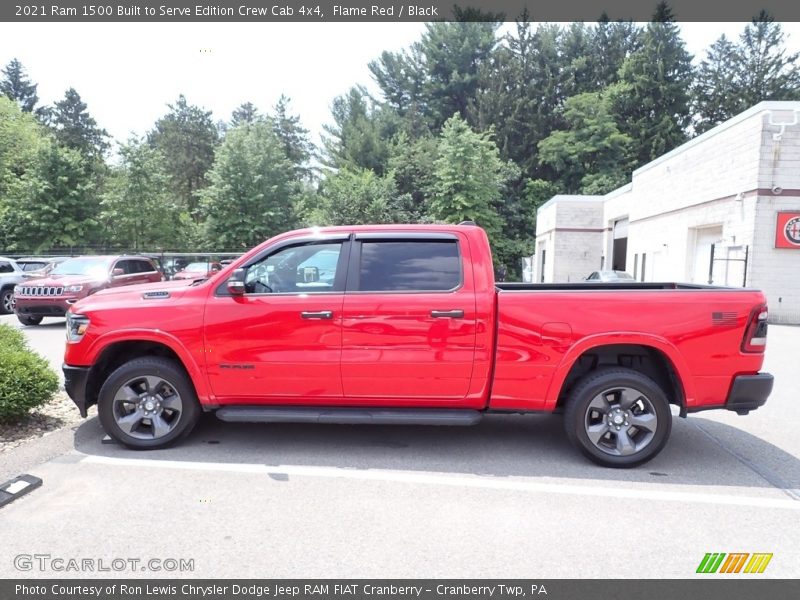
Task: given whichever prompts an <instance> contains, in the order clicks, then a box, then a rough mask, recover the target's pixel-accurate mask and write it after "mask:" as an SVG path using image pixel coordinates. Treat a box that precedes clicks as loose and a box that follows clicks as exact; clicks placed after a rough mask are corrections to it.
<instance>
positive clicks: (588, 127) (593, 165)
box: [539, 93, 633, 193]
mask: <svg viewBox="0 0 800 600" xmlns="http://www.w3.org/2000/svg"><path fill="white" fill-rule="evenodd" d="M564 118H565V120H566V123H567V128H566V129H564V130H561V131H554V132H553V133H551V134H550V135H549V136H548V137H547V138H546V139H544V140H542V141H541V142H540V143H539V158H540V160H541V161H542V162H543V163H545V164H548V165H550V166H551V167H552V168H553V169H554V170H555V172H556V173H557V174H558V177H559V181H560V183H561V184H562V186H563V188H564V189H565V190H566V191H567V192H570V193H577V192H584V193H605V192H609V191H611V190H612V189H614V188H616V187H618V186H619V185H621V184H622V183H624V182H625V181H626V179H627V176H628V170H629V168H630V155H631V152H632V149H633V140H632V139H631V138H630V136H628V135H626V134H624V133H621V132H620V130H619V128H618V127H617V124H616V122H615V121H614V116H613V113H612V110H611V102H610V100H609V97H608V94H607V93H583V94H578V95H577V96H573V97H572V98H569V99H568V100H567V101H566V103H565V105H564Z"/></svg>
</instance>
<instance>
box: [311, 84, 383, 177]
mask: <svg viewBox="0 0 800 600" xmlns="http://www.w3.org/2000/svg"><path fill="white" fill-rule="evenodd" d="M331 113H332V116H333V121H334V123H333V124H332V125H325V126H324V129H325V132H326V134H327V135H325V136H324V137H323V145H324V148H325V160H324V163H325V164H326V165H327V166H329V167H332V168H334V169H343V168H350V169H354V170H357V169H359V168H361V169H369V170H371V171H374V172H375V173H376V174H377V175H384V174H385V173H386V166H387V162H388V160H389V153H390V147H389V141H390V140H391V138H392V136H393V135H394V134H395V133H396V131H397V120H396V115H395V113H393V112H392V111H391V110H390V109H388V108H384V107H381V106H378V105H376V103H375V102H374V101H373V100H372V98H370V96H369V94H368V93H367V91H366V90H365V89H364V88H363V87H361V86H357V87H353V88H351V89H350V91H349V92H348V93H347V94H345V95H343V96H338V97H337V98H336V99H335V100H334V101H333V105H332V107H331Z"/></svg>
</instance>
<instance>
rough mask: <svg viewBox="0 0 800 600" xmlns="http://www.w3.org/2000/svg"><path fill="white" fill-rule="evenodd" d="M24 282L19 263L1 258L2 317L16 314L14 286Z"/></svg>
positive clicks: (0, 304) (0, 307) (0, 297)
mask: <svg viewBox="0 0 800 600" xmlns="http://www.w3.org/2000/svg"><path fill="white" fill-rule="evenodd" d="M23 280H24V277H23V272H22V269H21V268H20V267H19V265H18V264H17V262H16V261H15V260H12V259H10V258H4V257H2V256H0V315H7V314H9V313H12V312H14V286H15V285H16V284H18V283H19V282H20V281H23Z"/></svg>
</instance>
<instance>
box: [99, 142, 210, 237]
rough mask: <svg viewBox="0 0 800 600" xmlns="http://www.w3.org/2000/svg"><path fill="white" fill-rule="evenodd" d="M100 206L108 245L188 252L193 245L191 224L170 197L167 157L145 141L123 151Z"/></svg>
mask: <svg viewBox="0 0 800 600" xmlns="http://www.w3.org/2000/svg"><path fill="white" fill-rule="evenodd" d="M119 157H120V162H119V165H118V166H117V167H115V168H114V169H113V170H112V174H111V177H110V178H109V184H108V186H107V189H106V190H105V193H104V194H103V197H102V200H101V213H100V221H101V222H102V224H103V229H104V232H105V235H106V237H107V239H108V240H109V241H110V242H112V243H113V244H114V245H118V246H123V247H125V248H131V249H133V250H155V249H170V250H185V249H189V247H190V246H191V242H192V241H194V240H193V235H192V225H193V223H192V222H191V219H190V218H189V215H188V214H187V213H186V212H182V211H181V207H180V206H178V204H177V202H176V201H175V199H174V198H173V197H172V195H171V194H170V192H169V175H168V174H167V170H166V166H165V161H164V157H163V156H162V155H161V153H160V152H159V151H158V150H156V149H154V148H152V147H150V146H149V145H148V144H147V143H146V142H145V141H144V140H140V139H138V138H135V137H134V138H131V139H130V140H128V142H127V143H126V144H124V145H122V146H121V147H120V150H119Z"/></svg>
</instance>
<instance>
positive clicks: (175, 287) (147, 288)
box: [94, 280, 192, 298]
mask: <svg viewBox="0 0 800 600" xmlns="http://www.w3.org/2000/svg"><path fill="white" fill-rule="evenodd" d="M191 283H192V281H191V280H178V281H156V282H155V283H140V284H137V285H123V286H120V287H115V288H106V289H104V290H101V291H99V292H97V293H96V294H95V295H94V297H95V298H103V297H105V296H117V297H119V296H120V295H121V294H126V295H128V296H131V297H133V296H139V297H140V298H141V297H142V296H143V295H144V294H145V293H148V292H149V293H153V292H161V291H163V292H168V293H169V297H170V298H179V297H180V296H182V295H183V292H184V291H186V288H188V287H189V286H190V285H191ZM152 297H153V298H158V295H157V294H153V295H152Z"/></svg>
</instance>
